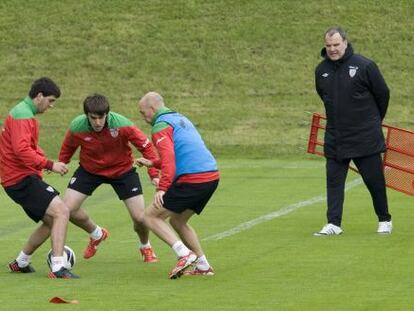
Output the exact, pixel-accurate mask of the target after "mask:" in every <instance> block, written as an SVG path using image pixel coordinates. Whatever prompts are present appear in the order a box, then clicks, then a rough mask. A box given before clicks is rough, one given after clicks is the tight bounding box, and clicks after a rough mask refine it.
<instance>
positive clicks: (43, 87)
mask: <svg viewBox="0 0 414 311" xmlns="http://www.w3.org/2000/svg"><path fill="white" fill-rule="evenodd" d="M39 93H42V94H43V96H50V95H53V96H55V97H56V98H59V97H60V89H59V87H58V86H57V84H56V83H55V82H53V80H52V79H50V78H48V77H42V78H39V79H37V80H36V81H34V82H33V84H32V87H31V88H30V91H29V96H30V98H31V99H33V98H35V97H36V96H37V95H38V94H39Z"/></svg>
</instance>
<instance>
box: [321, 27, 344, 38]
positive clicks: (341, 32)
mask: <svg viewBox="0 0 414 311" xmlns="http://www.w3.org/2000/svg"><path fill="white" fill-rule="evenodd" d="M336 33H339V35H340V36H341V37H342V40H347V39H348V38H347V35H346V32H345V30H343V29H342V28H341V27H339V26H332V27H329V28H328V30H326V31H325V36H324V39H325V38H326V36H327V35H328V36H329V37H332V36H333V35H334V34H336Z"/></svg>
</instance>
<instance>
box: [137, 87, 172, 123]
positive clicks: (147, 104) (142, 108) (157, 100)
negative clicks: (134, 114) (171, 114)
mask: <svg viewBox="0 0 414 311" xmlns="http://www.w3.org/2000/svg"><path fill="white" fill-rule="evenodd" d="M164 106H165V105H164V99H163V98H162V96H161V95H160V94H158V93H157V92H148V93H147V94H145V95H144V96H143V97H142V98H141V99H140V100H139V102H138V109H139V112H140V113H141V115H142V117H143V119H144V120H145V122H147V123H151V121H152V119H153V117H154V116H155V114H156V113H157V112H158V110H160V109H161V108H163V107H164Z"/></svg>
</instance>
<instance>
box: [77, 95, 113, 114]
mask: <svg viewBox="0 0 414 311" xmlns="http://www.w3.org/2000/svg"><path fill="white" fill-rule="evenodd" d="M83 112H85V114H86V115H87V114H88V113H93V114H97V115H99V116H103V115H104V114H107V113H108V112H109V102H108V100H107V99H106V97H105V96H103V95H99V94H94V95H91V96H88V97H86V98H85V100H84V101H83Z"/></svg>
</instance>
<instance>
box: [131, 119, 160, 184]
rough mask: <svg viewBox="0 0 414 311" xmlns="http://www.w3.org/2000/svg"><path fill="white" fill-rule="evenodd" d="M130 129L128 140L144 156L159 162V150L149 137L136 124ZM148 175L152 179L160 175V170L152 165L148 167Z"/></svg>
mask: <svg viewBox="0 0 414 311" xmlns="http://www.w3.org/2000/svg"><path fill="white" fill-rule="evenodd" d="M129 129H130V130H129V131H128V133H129V136H128V140H129V141H130V142H131V144H133V145H134V146H135V147H136V148H137V149H138V150H139V152H141V153H142V155H143V157H144V158H146V159H148V160H151V161H152V162H157V161H158V155H157V150H156V149H155V147H154V145H153V144H152V143H151V141H150V140H149V139H148V137H147V136H146V135H145V134H144V133H143V132H142V131H141V130H140V129H139V128H137V127H135V126H132V127H130V128H129ZM148 175H149V177H150V178H151V179H152V178H155V177H158V175H159V174H158V170H157V169H156V168H154V167H150V168H148Z"/></svg>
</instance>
